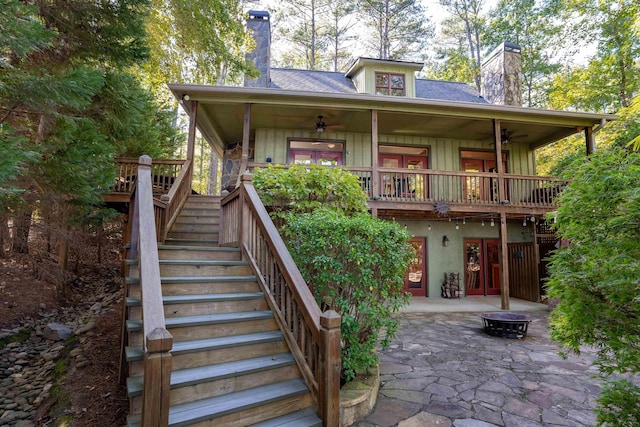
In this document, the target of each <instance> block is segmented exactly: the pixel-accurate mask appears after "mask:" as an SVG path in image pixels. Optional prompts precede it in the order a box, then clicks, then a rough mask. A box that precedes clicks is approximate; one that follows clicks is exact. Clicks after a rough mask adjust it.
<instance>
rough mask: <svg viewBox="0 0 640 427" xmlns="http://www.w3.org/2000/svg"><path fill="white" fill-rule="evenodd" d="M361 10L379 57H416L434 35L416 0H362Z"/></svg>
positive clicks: (371, 42) (372, 45) (370, 43)
mask: <svg viewBox="0 0 640 427" xmlns="http://www.w3.org/2000/svg"><path fill="white" fill-rule="evenodd" d="M359 13H360V14H361V16H362V17H363V22H364V24H365V25H366V26H367V29H368V31H369V35H368V38H367V45H368V48H369V49H371V51H372V52H374V53H373V54H374V55H375V56H376V57H377V58H378V59H395V60H401V59H403V60H410V59H416V60H417V59H418V58H420V57H421V55H420V53H421V52H423V50H424V47H425V44H426V43H427V41H428V40H429V39H430V38H431V37H433V25H432V24H431V23H430V20H429V18H428V17H427V15H426V11H425V9H424V7H423V6H422V4H421V3H420V2H418V1H417V0H361V2H360V8H359Z"/></svg>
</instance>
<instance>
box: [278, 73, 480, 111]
mask: <svg viewBox="0 0 640 427" xmlns="http://www.w3.org/2000/svg"><path fill="white" fill-rule="evenodd" d="M270 74H271V81H270V82H269V87H270V88H273V89H283V90H293V91H302V92H322V93H354V94H355V93H357V90H356V87H355V85H354V84H353V82H352V81H351V79H350V78H348V77H346V76H345V75H344V74H343V73H338V72H332V71H311V70H294V69H288V68H272V69H271V70H270ZM416 97H417V98H424V99H438V100H442V101H458V102H476V103H481V104H487V101H486V100H485V99H484V98H482V97H481V96H480V94H479V93H478V92H477V91H476V90H475V89H474V88H473V87H471V86H469V85H468V84H466V83H458V82H446V81H441V80H424V79H416Z"/></svg>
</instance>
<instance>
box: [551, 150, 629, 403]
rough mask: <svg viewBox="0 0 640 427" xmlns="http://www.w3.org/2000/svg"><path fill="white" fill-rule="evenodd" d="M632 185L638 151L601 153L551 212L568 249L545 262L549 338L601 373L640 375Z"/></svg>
mask: <svg viewBox="0 0 640 427" xmlns="http://www.w3.org/2000/svg"><path fill="white" fill-rule="evenodd" d="M638 182H640V153H637V152H628V151H626V150H624V149H620V148H617V147H612V148H610V149H608V150H602V151H600V152H598V153H596V154H594V155H592V156H591V157H590V161H589V162H583V163H582V165H581V167H579V168H577V169H576V170H575V176H574V179H573V181H572V183H571V184H570V186H569V187H568V188H567V189H566V190H565V191H564V192H563V193H562V194H561V196H560V206H559V208H558V211H557V214H556V220H557V223H556V227H557V231H558V234H559V236H560V237H561V238H562V239H566V240H568V241H570V244H569V245H568V246H566V247H561V248H560V249H559V250H557V251H556V252H554V254H553V255H552V257H551V262H550V273H551V278H550V280H549V282H548V294H549V296H550V297H551V298H558V299H559V301H560V302H559V305H558V306H557V308H556V309H555V310H554V311H553V313H552V315H551V335H552V338H553V339H555V340H557V341H559V343H560V344H561V346H563V347H565V348H567V349H569V350H571V351H574V352H579V351H580V346H581V345H592V346H595V347H596V348H597V349H598V360H597V364H598V366H599V367H600V371H601V372H602V373H603V374H604V375H610V374H612V373H614V372H620V373H625V372H631V373H635V374H637V373H639V372H640V347H639V346H638V345H637V343H638V342H640V298H639V297H638V292H639V289H640V281H639V278H640V187H638ZM624 410H632V408H631V409H630V408H625V409H624ZM635 410H636V411H637V407H636V409H635Z"/></svg>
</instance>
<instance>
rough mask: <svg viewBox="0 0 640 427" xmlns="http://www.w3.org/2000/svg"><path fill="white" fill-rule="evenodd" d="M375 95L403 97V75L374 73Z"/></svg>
mask: <svg viewBox="0 0 640 427" xmlns="http://www.w3.org/2000/svg"><path fill="white" fill-rule="evenodd" d="M376 95H393V96H404V74H392V73H376Z"/></svg>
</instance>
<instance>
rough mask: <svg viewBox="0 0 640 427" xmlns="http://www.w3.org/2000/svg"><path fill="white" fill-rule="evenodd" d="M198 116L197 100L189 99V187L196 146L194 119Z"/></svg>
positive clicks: (191, 180) (191, 179)
mask: <svg viewBox="0 0 640 427" xmlns="http://www.w3.org/2000/svg"><path fill="white" fill-rule="evenodd" d="M197 118H198V101H191V114H189V133H188V134H187V160H191V173H190V174H189V176H188V177H187V178H188V180H189V187H188V188H191V183H192V182H193V157H194V152H195V146H196V120H197Z"/></svg>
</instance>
